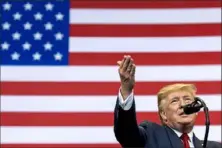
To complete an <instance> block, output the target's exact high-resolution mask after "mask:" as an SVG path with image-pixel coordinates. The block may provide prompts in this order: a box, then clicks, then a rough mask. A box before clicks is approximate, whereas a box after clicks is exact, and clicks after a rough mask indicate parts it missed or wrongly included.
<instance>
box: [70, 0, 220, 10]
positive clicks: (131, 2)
mask: <svg viewBox="0 0 222 148" xmlns="http://www.w3.org/2000/svg"><path fill="white" fill-rule="evenodd" d="M70 7H71V8H209V7H221V3H220V0H212V1H209V0H199V1H193V0H190V1H189V0H186V1H182V0H181V1H155V0H154V1H136V0H122V1H121V0H116V1H115V0H112V1H111V0H103V1H97V0H85V1H84V0H72V1H71V3H70Z"/></svg>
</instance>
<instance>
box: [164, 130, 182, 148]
mask: <svg viewBox="0 0 222 148" xmlns="http://www.w3.org/2000/svg"><path fill="white" fill-rule="evenodd" d="M165 128H166V131H167V134H168V136H169V140H170V142H171V144H172V146H173V148H183V143H182V141H181V140H180V138H179V137H178V136H177V134H176V133H175V132H174V131H173V130H172V129H171V128H169V127H167V126H166V127H165Z"/></svg>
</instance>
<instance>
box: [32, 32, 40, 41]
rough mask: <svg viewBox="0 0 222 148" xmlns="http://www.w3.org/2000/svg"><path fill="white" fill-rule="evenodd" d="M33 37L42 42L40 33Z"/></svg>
mask: <svg viewBox="0 0 222 148" xmlns="http://www.w3.org/2000/svg"><path fill="white" fill-rule="evenodd" d="M33 36H34V39H35V40H41V39H42V34H41V33H39V32H36V33H35V34H34V35H33Z"/></svg>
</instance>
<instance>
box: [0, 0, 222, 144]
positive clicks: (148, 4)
mask: <svg viewBox="0 0 222 148" xmlns="http://www.w3.org/2000/svg"><path fill="white" fill-rule="evenodd" d="M124 54H129V55H131V56H132V57H133V59H134V60H135V63H136V65H137V70H136V82H137V83H136V88H135V95H136V96H135V97H136V98H135V99H136V110H137V118H138V122H141V121H142V120H150V121H153V122H157V123H160V122H159V119H158V115H157V101H156V93H157V92H158V90H159V89H160V88H161V87H162V86H164V85H166V84H171V83H175V82H185V83H194V84H196V86H197V89H198V92H197V93H198V96H200V97H201V98H202V99H203V100H204V101H205V102H206V103H207V105H208V107H209V110H210V119H211V126H210V133H209V140H215V141H221V5H220V1H219V0H209V1H207V0H198V1H191V0H190V1H189V0H188V1H182V0H178V1H136V0H135V1H123V0H122V1H112V0H100V1H96V0H88V1H82V0H70V1H68V0H51V1H50V0H44V1H42V0H30V1H28V0H20V1H16V0H1V146H2V147H3V148H6V147H12V148H15V147H32V148H35V147H97V148H98V147H120V146H119V144H118V143H117V141H116V139H115V137H114V133H113V111H114V105H115V101H116V96H117V94H118V89H119V86H120V84H119V76H118V67H117V65H116V61H117V60H121V59H122V57H123V55H124ZM204 120H205V118H204V113H203V111H201V112H200V113H199V117H198V119H197V122H196V126H195V128H194V131H195V133H196V135H197V136H198V137H199V138H200V139H203V138H204V133H205V125H204V124H205V121H204Z"/></svg>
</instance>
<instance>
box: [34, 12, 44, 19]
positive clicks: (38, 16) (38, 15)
mask: <svg viewBox="0 0 222 148" xmlns="http://www.w3.org/2000/svg"><path fill="white" fill-rule="evenodd" d="M34 17H35V20H42V17H43V15H42V14H41V13H39V12H38V13H36V14H35V15H34Z"/></svg>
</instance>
